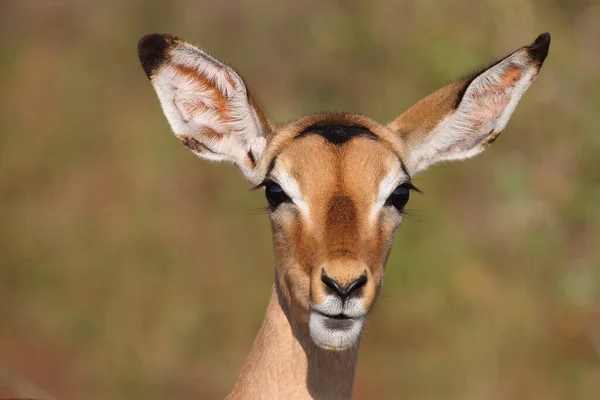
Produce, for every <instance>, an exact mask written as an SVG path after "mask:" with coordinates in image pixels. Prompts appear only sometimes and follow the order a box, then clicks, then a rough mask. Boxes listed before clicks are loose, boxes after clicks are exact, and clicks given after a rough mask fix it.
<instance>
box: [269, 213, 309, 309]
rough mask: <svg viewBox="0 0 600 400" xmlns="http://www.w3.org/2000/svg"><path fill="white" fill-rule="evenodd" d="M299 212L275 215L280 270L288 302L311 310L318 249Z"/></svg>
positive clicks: (281, 284) (274, 235)
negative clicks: (311, 280)
mask: <svg viewBox="0 0 600 400" xmlns="http://www.w3.org/2000/svg"><path fill="white" fill-rule="evenodd" d="M300 219H301V217H300V215H299V214H298V213H295V212H289V213H280V214H279V215H272V217H271V225H272V229H273V239H274V245H275V256H276V264H277V265H276V268H277V276H278V282H279V285H280V288H281V289H282V292H283V293H284V295H285V296H286V297H287V299H288V300H294V301H293V302H291V303H292V304H294V303H296V304H297V305H299V306H300V307H301V308H302V309H308V302H309V294H310V275H311V271H312V265H314V259H315V254H316V252H315V249H316V246H315V245H314V243H312V240H311V238H310V237H309V235H308V234H307V232H306V231H305V229H304V228H303V225H302V223H301V221H300Z"/></svg>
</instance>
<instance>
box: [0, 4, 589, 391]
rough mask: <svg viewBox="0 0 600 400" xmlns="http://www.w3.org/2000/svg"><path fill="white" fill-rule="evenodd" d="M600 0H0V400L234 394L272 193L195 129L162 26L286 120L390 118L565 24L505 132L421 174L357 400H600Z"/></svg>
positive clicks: (266, 290)
mask: <svg viewBox="0 0 600 400" xmlns="http://www.w3.org/2000/svg"><path fill="white" fill-rule="evenodd" d="M599 21H600V2H598V1H597V0H596V1H594V0H576V1H567V0H553V1H542V0H525V1H524V0H518V1H517V0H503V1H479V2H474V1H471V0H458V1H452V2H447V1H440V0H438V1H433V0H419V1H417V0H410V1H383V0H372V1H338V2H324V1H320V0H303V1H300V0H297V1H277V0H255V1H243V0H236V1H191V0H172V1H168V2H167V1H158V0H153V1H141V0H139V1H117V0H105V1H102V2H94V1H77V0H55V1H51V0H48V1H39V0H37V1H36V0H18V1H17V0H12V1H11V0H4V1H2V2H0V46H1V47H0V105H1V107H0V110H1V111H0V113H1V115H0V397H2V396H8V395H20V396H31V397H41V398H49V397H57V398H61V399H124V398H134V399H137V398H140V399H141V398H144V399H163V398H167V397H168V398H182V399H183V398H192V397H197V398H222V397H224V396H225V395H226V394H227V393H228V391H229V390H230V389H231V387H232V385H233V383H234V381H235V379H236V377H237V375H238V373H239V371H240V369H241V367H242V364H243V362H244V359H245V357H246V355H247V353H248V351H249V349H250V346H251V343H252V341H253V339H254V336H255V334H256V332H257V330H258V328H259V326H260V323H261V321H262V317H263V312H264V310H265V307H266V303H267V300H268V296H269V294H270V287H271V284H272V277H273V255H272V249H271V238H270V226H269V221H268V216H267V215H264V214H261V213H258V212H256V211H255V210H256V209H257V208H260V207H262V206H264V205H265V200H264V199H263V197H262V194H261V193H259V192H250V191H248V189H249V187H250V184H249V183H246V182H245V181H244V179H243V178H242V177H241V175H239V174H238V172H237V171H236V170H235V168H233V167H231V166H225V165H217V164H211V163H208V162H205V161H200V160H198V159H196V158H195V157H194V156H193V155H192V154H191V153H190V152H188V151H187V150H186V149H185V148H184V147H183V146H182V145H181V144H180V143H179V141H178V140H176V139H175V138H174V137H173V136H172V134H171V132H170V129H169V127H168V124H167V122H166V120H165V118H164V117H163V115H162V112H161V110H160V106H159V103H158V100H157V98H156V96H155V94H154V91H153V89H152V88H151V85H150V84H149V82H148V80H147V78H146V77H145V75H144V73H143V71H142V69H141V67H140V65H139V62H138V59H137V54H136V45H137V41H138V39H139V38H140V37H141V36H142V35H143V34H146V33H150V32H168V33H172V34H176V35H179V36H182V37H184V38H186V39H188V40H190V41H191V42H193V43H197V44H199V45H201V46H202V47H204V48H205V49H207V50H209V51H210V52H212V53H213V54H214V55H215V56H217V57H218V58H220V59H222V60H224V61H225V62H227V63H229V64H231V65H233V66H234V67H235V68H236V69H237V70H238V71H239V72H240V74H241V75H242V76H244V78H245V79H246V81H247V83H248V85H249V87H250V88H251V90H252V92H253V93H254V95H255V97H256V98H257V99H258V100H259V101H260V102H261V103H262V104H263V107H264V109H265V111H266V113H267V114H268V116H269V117H270V118H271V119H272V120H273V121H275V122H279V123H282V122H286V121H289V120H291V119H294V118H296V117H298V116H301V115H304V114H307V113H311V112H318V111H327V110H330V111H351V112H361V113H365V114H367V115H370V116H372V117H374V118H376V119H378V120H380V121H389V120H392V119H393V118H395V117H396V116H398V115H399V114H400V113H401V112H402V111H404V110H405V109H407V108H408V107H409V106H410V105H411V104H413V103H414V102H416V101H417V100H418V99H420V98H421V97H423V96H425V95H426V94H428V93H430V92H431V91H433V90H435V89H437V88H438V87H440V86H442V85H444V84H445V83H447V82H449V81H451V80H453V79H456V78H458V77H460V76H462V75H464V74H466V73H468V72H469V71H472V70H474V69H476V68H478V67H479V66H481V65H484V64H487V63H488V62H490V61H492V60H493V59H496V58H499V57H502V56H504V55H506V54H507V53H509V52H511V51H513V50H515V49H517V48H519V47H521V46H523V45H526V44H529V43H531V42H532V41H533V40H534V39H535V37H536V35H537V34H539V33H541V32H544V31H549V32H551V33H552V35H553V36H552V45H551V48H550V55H549V57H548V59H547V60H546V64H545V65H544V68H543V69H542V72H541V74H540V75H539V77H538V79H537V81H536V82H535V84H534V85H533V86H532V87H531V88H530V90H529V91H528V93H527V94H526V95H525V96H524V97H523V99H522V100H521V103H520V104H519V106H518V107H517V110H516V112H515V114H514V116H513V118H512V120H511V122H510V123H509V125H508V127H507V129H506V131H505V133H504V134H503V135H502V136H501V137H500V140H498V141H497V142H496V144H494V146H492V147H491V148H490V149H489V150H488V151H487V152H486V153H485V154H483V155H481V156H479V157H477V158H476V159H474V160H471V161H469V162H465V163H455V164H446V165H443V166H438V167H435V168H432V169H431V170H430V171H427V172H425V173H423V174H421V175H420V176H419V177H418V180H417V184H418V186H419V187H420V188H421V189H423V190H424V191H425V192H426V195H424V196H414V197H413V199H412V200H411V204H410V206H411V208H412V211H413V215H412V216H411V217H409V218H407V219H405V221H404V223H403V224H402V226H401V227H400V229H399V231H398V234H397V237H396V244H395V247H394V250H393V252H392V256H391V259H390V261H389V263H388V266H387V274H386V279H385V283H384V288H383V292H382V296H381V298H380V301H379V303H378V305H377V307H376V308H375V311H374V313H373V314H372V316H371V318H370V321H369V323H368V326H367V331H366V335H365V338H364V341H363V344H362V346H361V356H360V361H359V366H358V372H357V379H356V385H355V387H356V390H355V393H356V398H358V399H367V398H382V399H383V398H385V399H396V398H406V399H468V400H469V399H473V400H475V399H477V400H479V399H492V400H493V399H544V400H553V399H598V398H600V307H599V305H600V246H599V244H600V240H599V233H600V213H599V212H598V210H597V208H598V205H599V203H600V185H599V182H600V133H598V126H599V125H600V115H599V113H598V112H599V110H600V44H599V43H600V23H599Z"/></svg>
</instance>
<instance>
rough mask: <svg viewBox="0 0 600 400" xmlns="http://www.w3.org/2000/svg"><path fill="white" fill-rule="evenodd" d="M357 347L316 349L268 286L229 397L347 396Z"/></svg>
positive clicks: (300, 324) (299, 397) (301, 327)
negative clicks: (251, 341) (258, 325)
mask: <svg viewBox="0 0 600 400" xmlns="http://www.w3.org/2000/svg"><path fill="white" fill-rule="evenodd" d="M356 360H357V349H350V350H346V351H343V352H333V351H328V350H323V349H321V348H319V347H317V346H316V345H315V344H314V342H313V341H312V339H311V338H310V334H309V332H308V326H307V324H306V323H300V322H295V320H294V319H292V318H290V313H289V311H288V307H286V306H285V303H284V302H283V299H282V296H281V295H280V293H279V290H278V289H277V285H275V286H274V288H273V293H272V294H271V299H270V301H269V306H268V308H267V313H266V315H265V319H264V321H263V325H262V327H261V329H260V332H259V333H258V336H257V337H256V340H255V341H254V345H253V346H252V350H251V351H250V355H249V356H248V359H247V360H246V364H245V365H244V368H243V370H242V373H241V375H240V377H239V379H238V381H237V383H236V385H235V387H234V388H233V391H232V392H231V394H230V395H229V397H228V399H258V398H261V399H262V398H266V399H276V398H277V399H303V398H315V399H348V398H350V397H352V384H353V381H354V371H355V367H356Z"/></svg>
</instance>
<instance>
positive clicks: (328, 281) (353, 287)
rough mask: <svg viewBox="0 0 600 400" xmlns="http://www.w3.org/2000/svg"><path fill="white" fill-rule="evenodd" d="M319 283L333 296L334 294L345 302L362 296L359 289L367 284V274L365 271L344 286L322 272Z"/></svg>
mask: <svg viewBox="0 0 600 400" xmlns="http://www.w3.org/2000/svg"><path fill="white" fill-rule="evenodd" d="M321 281H322V282H323V283H324V284H325V286H327V287H328V288H329V290H330V291H331V292H332V293H333V294H336V295H337V296H339V297H340V298H341V299H342V300H346V299H348V298H351V297H358V296H360V295H361V294H362V290H361V289H362V288H363V287H364V286H365V285H366V284H367V274H366V271H365V272H363V273H362V274H361V275H360V276H359V277H358V278H356V279H354V280H353V281H351V282H350V283H348V284H347V285H345V286H344V285H342V284H341V283H340V282H339V281H337V280H335V279H333V278H331V277H329V276H328V275H327V274H326V273H325V270H323V272H322V273H321Z"/></svg>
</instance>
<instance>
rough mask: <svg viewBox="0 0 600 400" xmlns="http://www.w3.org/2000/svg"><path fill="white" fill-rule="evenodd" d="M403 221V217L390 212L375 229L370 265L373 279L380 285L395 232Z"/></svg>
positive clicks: (385, 214) (381, 217)
mask: <svg viewBox="0 0 600 400" xmlns="http://www.w3.org/2000/svg"><path fill="white" fill-rule="evenodd" d="M401 221H402V216H400V215H398V213H396V212H394V211H392V210H389V212H384V213H382V215H381V216H380V218H379V219H378V221H377V225H376V227H375V228H374V229H373V233H372V234H373V236H372V239H371V241H370V242H371V251H370V259H369V265H370V267H371V273H372V275H373V278H374V279H375V281H376V282H378V283H379V284H381V280H382V277H383V271H384V269H385V263H386V262H387V259H388V256H389V254H390V251H391V249H392V244H393V242H394V232H395V231H396V228H398V226H399V225H400V222H401Z"/></svg>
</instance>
